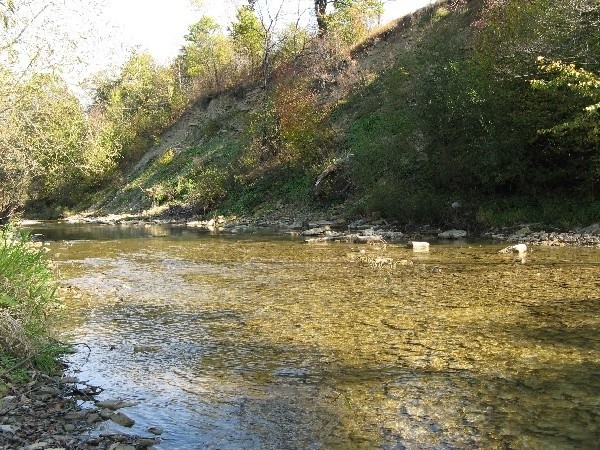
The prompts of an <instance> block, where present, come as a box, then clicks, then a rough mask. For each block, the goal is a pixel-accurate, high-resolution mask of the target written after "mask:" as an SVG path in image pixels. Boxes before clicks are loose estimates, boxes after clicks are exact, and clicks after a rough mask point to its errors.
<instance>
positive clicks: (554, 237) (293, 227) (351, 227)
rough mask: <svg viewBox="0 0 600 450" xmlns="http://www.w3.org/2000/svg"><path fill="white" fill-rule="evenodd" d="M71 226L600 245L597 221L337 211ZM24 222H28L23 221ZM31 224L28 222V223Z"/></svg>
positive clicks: (113, 219) (98, 220)
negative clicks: (482, 226) (474, 219)
mask: <svg viewBox="0 0 600 450" xmlns="http://www.w3.org/2000/svg"><path fill="white" fill-rule="evenodd" d="M65 222H66V223H71V224H101V225H109V226H149V225H167V226H174V227H185V228H194V229H202V230H206V231H208V232H214V233H223V234H241V233H249V232H255V231H261V230H262V231H269V232H273V233H279V234H295V235H299V236H302V237H303V238H304V239H305V240H306V241H307V242H309V243H314V242H335V241H345V242H363V243H369V242H373V241H385V242H402V241H410V240H428V241H438V240H458V239H465V238H469V239H484V240H491V241H497V242H509V243H525V244H529V245H539V246H549V247H564V246H581V247H600V223H595V224H591V225H589V226H587V227H581V228H576V229H571V230H561V229H558V228H556V227H553V226H549V225H543V224H539V223H534V224H521V225H519V226H516V227H504V228H492V229H487V230H477V231H471V230H468V229H466V230H463V229H442V228H438V227H432V226H429V225H423V226H418V227H413V228H410V229H407V228H404V227H401V226H400V225H399V224H398V223H396V222H394V221H387V220H383V219H376V220H373V219H371V220H370V219H366V218H359V219H346V218H342V217H338V216H336V215H331V214H329V215H316V214H306V213H305V214H296V215H282V214H272V215H267V216H264V217H237V216H221V215H220V216H215V217H211V218H202V217H176V216H175V217H172V216H165V215H163V216H161V215H157V216H150V215H144V214H142V215H134V214H111V215H107V216H102V217H98V216H85V215H77V216H72V217H69V218H67V219H65ZM25 223H27V222H25ZM30 223H31V222H30Z"/></svg>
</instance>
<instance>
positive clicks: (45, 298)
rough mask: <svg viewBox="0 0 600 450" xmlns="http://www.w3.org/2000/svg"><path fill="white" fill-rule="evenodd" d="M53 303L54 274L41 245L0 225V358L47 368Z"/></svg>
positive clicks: (54, 289)
mask: <svg viewBox="0 0 600 450" xmlns="http://www.w3.org/2000/svg"><path fill="white" fill-rule="evenodd" d="M56 305H57V297H56V282H55V279H54V274H53V272H52V270H51V269H50V267H49V266H48V262H47V260H46V258H45V256H44V252H43V251H42V250H41V248H36V247H35V246H34V245H33V244H32V243H31V242H30V240H29V237H28V236H27V235H26V234H22V233H20V232H18V231H16V230H15V229H14V228H11V227H9V228H0V357H1V358H0V362H1V361H15V360H27V361H28V362H29V365H32V366H36V365H37V366H40V365H41V366H44V368H48V366H49V365H50V364H49V361H48V358H47V354H48V352H49V351H50V353H53V350H50V349H49V346H48V343H49V339H48V313H49V312H50V310H52V308H54V307H55V306H56Z"/></svg>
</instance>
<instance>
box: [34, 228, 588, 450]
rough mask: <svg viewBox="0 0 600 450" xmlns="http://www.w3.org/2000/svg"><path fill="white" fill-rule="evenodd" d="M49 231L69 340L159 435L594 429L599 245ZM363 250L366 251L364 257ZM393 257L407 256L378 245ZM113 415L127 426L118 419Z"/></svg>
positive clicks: (533, 434)
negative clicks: (371, 242)
mask: <svg viewBox="0 0 600 450" xmlns="http://www.w3.org/2000/svg"><path fill="white" fill-rule="evenodd" d="M33 232H35V233H42V235H43V238H44V239H46V240H52V243H51V256H52V257H53V258H54V259H55V260H56V261H57V265H58V269H59V271H60V274H61V277H62V279H63V280H64V281H63V284H64V286H65V287H66V289H65V290H64V291H65V296H66V298H65V303H66V314H65V317H64V318H63V320H62V323H61V324H60V330H61V333H62V334H63V335H65V336H69V337H70V338H71V339H72V340H73V341H75V342H85V343H86V344H87V345H89V347H90V348H91V352H88V351H87V350H86V349H85V347H81V348H82V351H81V352H80V353H79V354H78V355H76V356H75V357H74V358H73V360H72V365H73V368H74V369H75V370H77V371H80V373H79V374H78V375H79V376H80V377H81V378H82V379H85V380H90V382H91V383H92V384H97V385H100V386H102V387H103V388H105V392H104V394H103V396H104V397H106V398H116V397H120V398H123V399H127V400H139V401H140V402H141V403H140V404H139V405H138V406H136V407H133V408H129V409H127V410H125V411H124V412H126V414H128V415H130V416H131V417H132V418H134V419H135V420H136V425H135V426H134V427H133V429H132V430H127V431H129V432H136V433H139V434H142V435H146V434H148V433H147V431H146V430H147V428H148V427H149V426H159V427H162V428H164V430H165V432H164V434H163V436H162V437H163V441H162V443H161V444H160V446H159V447H160V448H164V449H179V448H181V449H193V448H215V449H216V448H219V449H240V448H242V449H243V448H277V449H280V448H309V449H320V448H340V449H341V448H343V449H347V448H393V449H462V448H539V449H548V448H557V449H562V448H565V449H568V448H589V449H595V448H597V442H599V441H600V432H599V430H600V417H599V411H600V314H599V313H600V294H599V292H600V250H599V249H572V248H560V249H552V248H535V249H534V251H533V252H532V253H531V254H530V255H529V256H528V257H527V259H526V260H524V261H523V260H521V259H520V258H518V257H516V256H515V255H506V254H498V253H497V251H498V250H499V249H500V248H501V247H502V245H501V244H498V245H491V244H480V243H466V242H463V243H459V244H454V245H434V246H433V247H432V251H431V253H429V254H413V253H411V252H410V251H409V250H407V249H405V248H403V247H402V246H401V245H388V246H387V247H386V248H378V247H374V246H360V245H353V244H341V243H339V244H329V245H309V244H305V243H303V242H302V241H301V240H299V239H297V238H296V239H294V238H288V237H269V236H255V235H248V236H237V237H223V236H215V235H209V234H199V233H192V232H188V231H185V230H182V229H169V228H162V227H159V226H152V227H137V228H135V227H128V228H125V227H123V228H119V227H107V226H105V227H101V226H85V227H81V226H80V227H68V226H64V225H63V226H52V227H43V228H40V229H36V230H33ZM367 257H368V258H367ZM376 257H385V258H390V259H391V260H392V261H393V262H394V263H395V265H394V266H389V265H384V266H382V267H372V266H370V265H369V264H368V263H367V261H371V260H373V259H375V258H376ZM103 427H105V428H106V427H108V428H109V429H110V430H115V431H116V430H118V431H125V430H124V429H122V428H119V427H118V426H117V425H114V424H113V425H111V424H104V425H103Z"/></svg>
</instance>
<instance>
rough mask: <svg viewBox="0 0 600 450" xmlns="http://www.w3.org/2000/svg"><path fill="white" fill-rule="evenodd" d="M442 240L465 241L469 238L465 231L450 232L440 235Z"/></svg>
mask: <svg viewBox="0 0 600 450" xmlns="http://www.w3.org/2000/svg"><path fill="white" fill-rule="evenodd" d="M438 237H439V238H440V239H464V238H466V237H467V232H466V231H465V230H448V231H444V232H442V233H439V234H438Z"/></svg>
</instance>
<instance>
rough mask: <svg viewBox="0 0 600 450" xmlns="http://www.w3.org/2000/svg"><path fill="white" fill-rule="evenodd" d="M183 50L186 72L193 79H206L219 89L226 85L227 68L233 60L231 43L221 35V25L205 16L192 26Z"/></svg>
mask: <svg viewBox="0 0 600 450" xmlns="http://www.w3.org/2000/svg"><path fill="white" fill-rule="evenodd" d="M185 40H186V41H187V44H186V45H185V46H184V48H183V56H184V61H185V66H186V72H187V74H188V75H190V76H192V77H196V78H198V77H205V79H208V80H210V82H211V83H212V84H213V85H214V86H216V87H217V88H220V87H222V85H223V84H224V79H223V74H224V69H225V67H227V66H229V65H230V64H231V63H232V60H233V49H232V45H231V41H230V40H229V39H228V38H227V37H226V36H224V35H223V34H222V33H221V27H220V25H219V24H218V23H217V22H216V21H215V20H214V19H213V18H212V17H209V16H203V17H202V18H201V19H200V20H199V21H198V22H196V23H195V24H192V25H190V27H189V33H188V34H187V35H186V36H185Z"/></svg>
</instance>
